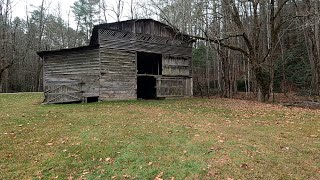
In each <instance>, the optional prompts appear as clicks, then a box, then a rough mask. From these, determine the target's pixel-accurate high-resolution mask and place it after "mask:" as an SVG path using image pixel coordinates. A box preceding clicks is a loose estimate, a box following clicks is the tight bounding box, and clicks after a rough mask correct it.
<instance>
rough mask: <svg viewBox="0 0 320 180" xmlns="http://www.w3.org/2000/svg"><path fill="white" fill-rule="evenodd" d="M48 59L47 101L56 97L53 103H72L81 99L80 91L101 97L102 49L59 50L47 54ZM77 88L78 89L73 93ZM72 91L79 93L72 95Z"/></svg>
mask: <svg viewBox="0 0 320 180" xmlns="http://www.w3.org/2000/svg"><path fill="white" fill-rule="evenodd" d="M44 59H45V60H44V67H43V70H44V91H45V96H46V98H45V101H47V102H48V101H50V100H49V99H51V100H52V99H55V98H56V99H55V100H54V101H53V102H50V103H61V102H68V101H71V102H72V101H76V100H77V98H79V93H80V94H81V96H99V77H100V62H99V50H98V49H93V50H83V51H76V50H75V51H70V52H64V53H56V54H54V55H46V57H45V58H44ZM78 86H80V88H78ZM74 87H77V89H78V91H77V92H70V91H72V89H75V88H74ZM71 93H77V95H74V96H72V95H70V94H71ZM55 96H56V97H55ZM58 96H60V98H59V97H58ZM63 97H64V98H63ZM68 98H69V100H68Z"/></svg>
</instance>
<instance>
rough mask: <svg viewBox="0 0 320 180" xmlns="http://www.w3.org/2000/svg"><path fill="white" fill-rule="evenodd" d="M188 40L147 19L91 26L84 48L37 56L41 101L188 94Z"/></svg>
mask: <svg viewBox="0 0 320 180" xmlns="http://www.w3.org/2000/svg"><path fill="white" fill-rule="evenodd" d="M192 42H193V40H192V39H191V38H190V37H188V36H187V35H184V34H181V33H178V31H176V30H175V29H173V28H171V27H170V26H168V25H166V24H163V23H161V22H158V21H155V20H152V19H138V20H128V21H122V22H116V23H107V24H100V25H97V26H95V27H94V29H93V32H92V36H91V41H90V45H89V46H85V47H78V48H72V49H61V50H55V51H42V52H38V55H39V56H40V57H41V58H42V60H43V64H44V66H43V76H44V77H43V81H44V82H43V83H44V95H45V100H44V102H45V103H67V102H80V101H84V102H91V101H98V100H127V99H158V98H166V97H188V96H192V94H193V92H192V88H193V85H192V60H191V56H192Z"/></svg>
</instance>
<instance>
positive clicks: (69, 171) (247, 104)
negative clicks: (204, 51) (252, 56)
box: [0, 94, 320, 180]
mask: <svg viewBox="0 0 320 180" xmlns="http://www.w3.org/2000/svg"><path fill="white" fill-rule="evenodd" d="M41 100H42V95H41V94H17V95H9V94H7V95H0V179H36V178H44V179H54V178H57V179H67V178H69V179H78V178H82V179H110V178H113V179H154V178H156V177H157V176H158V177H159V178H158V179H160V178H162V179H172V178H174V179H185V178H186V179H314V180H316V179H320V111H319V110H308V109H300V108H286V107H282V106H278V105H271V104H262V103H257V102H251V101H242V100H231V99H197V98H194V99H181V100H162V101H118V102H102V103H92V104H68V105H41Z"/></svg>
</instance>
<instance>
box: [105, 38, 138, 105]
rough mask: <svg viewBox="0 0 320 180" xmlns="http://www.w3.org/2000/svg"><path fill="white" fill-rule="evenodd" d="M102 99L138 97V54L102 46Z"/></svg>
mask: <svg viewBox="0 0 320 180" xmlns="http://www.w3.org/2000/svg"><path fill="white" fill-rule="evenodd" d="M100 58H101V79H100V99H101V100H115V99H117V100H121V99H136V98H137V91H136V90H137V76H136V60H135V59H136V54H135V52H130V51H120V50H115V49H109V48H107V47H106V46H105V44H103V43H101V46H100Z"/></svg>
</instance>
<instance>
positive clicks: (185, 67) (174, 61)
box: [162, 55, 191, 76]
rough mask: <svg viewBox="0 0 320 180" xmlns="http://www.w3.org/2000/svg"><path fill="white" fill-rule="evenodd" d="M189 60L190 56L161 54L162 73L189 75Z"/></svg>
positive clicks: (167, 74)
mask: <svg viewBox="0 0 320 180" xmlns="http://www.w3.org/2000/svg"><path fill="white" fill-rule="evenodd" d="M190 60H191V59H190V58H184V57H176V56H170V55H163V56H162V75H165V76H190V65H189V64H190Z"/></svg>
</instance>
